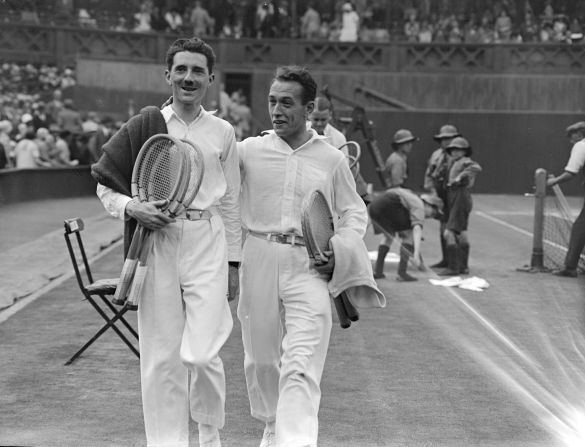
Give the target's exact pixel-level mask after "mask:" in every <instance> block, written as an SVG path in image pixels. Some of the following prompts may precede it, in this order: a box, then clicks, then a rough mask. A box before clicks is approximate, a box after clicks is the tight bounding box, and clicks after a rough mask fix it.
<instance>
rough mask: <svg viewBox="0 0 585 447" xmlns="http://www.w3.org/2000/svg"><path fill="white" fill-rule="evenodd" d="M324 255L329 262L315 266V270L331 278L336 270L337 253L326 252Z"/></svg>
mask: <svg viewBox="0 0 585 447" xmlns="http://www.w3.org/2000/svg"><path fill="white" fill-rule="evenodd" d="M323 254H325V255H326V256H327V257H328V260H327V262H326V263H325V264H313V268H314V269H315V270H317V271H318V272H319V273H321V274H322V275H329V276H331V275H332V274H333V269H334V268H335V253H333V251H325V252H323Z"/></svg>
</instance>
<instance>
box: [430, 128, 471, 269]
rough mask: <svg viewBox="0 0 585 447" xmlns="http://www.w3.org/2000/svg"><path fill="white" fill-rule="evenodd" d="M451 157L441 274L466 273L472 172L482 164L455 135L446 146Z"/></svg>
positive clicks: (462, 140)
mask: <svg viewBox="0 0 585 447" xmlns="http://www.w3.org/2000/svg"><path fill="white" fill-rule="evenodd" d="M445 150H446V151H447V153H448V154H449V156H450V157H451V165H450V168H449V173H448V176H447V209H448V213H449V214H448V215H447V220H446V222H445V231H444V239H445V251H446V255H447V259H446V260H447V267H446V268H445V269H444V270H439V271H438V274H439V275H442V276H453V275H460V274H464V275H466V274H468V273H469V247H470V244H469V238H468V236H467V227H468V226H469V215H470V214H471V208H472V206H473V201H472V199H471V192H470V190H471V188H472V187H473V185H474V183H475V176H476V175H477V174H478V173H479V172H481V166H480V165H479V164H478V163H477V162H475V161H473V160H472V159H471V158H470V157H471V145H470V144H469V142H468V141H467V140H466V139H465V138H463V137H455V138H453V140H451V142H450V143H449V144H448V145H447V147H446V148H445Z"/></svg>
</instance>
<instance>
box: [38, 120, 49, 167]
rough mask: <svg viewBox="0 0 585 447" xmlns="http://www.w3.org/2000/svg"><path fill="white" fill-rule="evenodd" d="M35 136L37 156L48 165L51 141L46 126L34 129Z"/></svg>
mask: <svg viewBox="0 0 585 447" xmlns="http://www.w3.org/2000/svg"><path fill="white" fill-rule="evenodd" d="M35 135H36V138H35V139H34V142H35V143H36V145H37V147H38V148H39V157H40V159H41V160H42V161H44V162H47V163H48V165H52V163H51V152H52V151H53V146H52V143H53V142H52V141H51V140H50V138H49V137H50V136H51V134H50V133H49V130H48V129H47V128H46V127H40V128H38V129H37V131H36V134H35Z"/></svg>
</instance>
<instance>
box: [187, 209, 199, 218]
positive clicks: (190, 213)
mask: <svg viewBox="0 0 585 447" xmlns="http://www.w3.org/2000/svg"><path fill="white" fill-rule="evenodd" d="M192 213H199V219H201V216H203V210H189V211H187V212H186V213H185V215H186V216H187V219H189V220H191V216H192Z"/></svg>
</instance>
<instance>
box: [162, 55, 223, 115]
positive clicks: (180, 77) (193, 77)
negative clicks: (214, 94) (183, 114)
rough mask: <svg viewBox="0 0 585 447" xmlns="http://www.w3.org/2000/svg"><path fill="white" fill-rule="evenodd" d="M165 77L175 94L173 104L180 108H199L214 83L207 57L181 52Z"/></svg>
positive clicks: (174, 59)
mask: <svg viewBox="0 0 585 447" xmlns="http://www.w3.org/2000/svg"><path fill="white" fill-rule="evenodd" d="M165 76H166V79H167V82H168V84H169V85H170V86H171V89H172V93H173V103H174V104H175V105H177V106H179V107H187V108H190V107H198V106H199V105H201V101H203V98H204V96H205V93H207V89H208V87H209V85H210V84H211V83H212V82H213V74H212V73H209V70H208V68H207V57H205V55H203V54H201V53H193V52H191V51H180V52H178V53H176V54H175V56H174V58H173V64H172V66H171V68H170V70H166V72H165Z"/></svg>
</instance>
